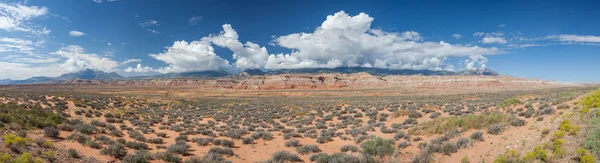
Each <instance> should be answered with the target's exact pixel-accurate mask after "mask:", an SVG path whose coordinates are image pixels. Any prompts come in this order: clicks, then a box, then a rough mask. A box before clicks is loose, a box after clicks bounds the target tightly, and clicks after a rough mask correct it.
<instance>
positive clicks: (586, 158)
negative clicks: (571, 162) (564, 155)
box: [575, 148, 596, 163]
mask: <svg viewBox="0 0 600 163" xmlns="http://www.w3.org/2000/svg"><path fill="white" fill-rule="evenodd" d="M575 152H576V153H577V156H578V157H579V162H581V163H595V162H596V157H595V156H594V155H592V154H591V153H590V152H589V151H588V150H586V149H583V148H578V149H577V150H576V151H575Z"/></svg>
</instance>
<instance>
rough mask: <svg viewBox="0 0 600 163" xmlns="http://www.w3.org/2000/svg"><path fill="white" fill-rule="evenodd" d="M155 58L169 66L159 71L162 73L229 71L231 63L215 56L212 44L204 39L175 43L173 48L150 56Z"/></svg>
mask: <svg viewBox="0 0 600 163" xmlns="http://www.w3.org/2000/svg"><path fill="white" fill-rule="evenodd" d="M150 56H152V57H153V58H155V59H157V60H160V61H163V62H165V63H167V64H169V66H168V67H162V68H159V69H157V71H158V72H160V73H169V72H186V71H211V70H213V71H219V70H227V69H229V67H230V66H229V62H228V61H227V60H225V59H223V58H221V57H219V56H217V54H215V52H214V48H213V47H212V46H211V44H210V42H209V41H207V40H205V39H203V40H198V41H192V42H189V43H188V42H186V41H175V43H173V46H171V47H167V50H166V51H165V52H163V53H159V54H150Z"/></svg>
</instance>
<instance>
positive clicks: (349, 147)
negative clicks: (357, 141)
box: [340, 145, 360, 152]
mask: <svg viewBox="0 0 600 163" xmlns="http://www.w3.org/2000/svg"><path fill="white" fill-rule="evenodd" d="M359 150H360V149H358V147H357V146H355V145H344V146H342V147H341V148H340V151H341V152H348V151H350V152H358V151H359Z"/></svg>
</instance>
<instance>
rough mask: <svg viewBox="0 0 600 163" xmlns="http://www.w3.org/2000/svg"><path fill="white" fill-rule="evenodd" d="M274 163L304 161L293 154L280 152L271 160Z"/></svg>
mask: <svg viewBox="0 0 600 163" xmlns="http://www.w3.org/2000/svg"><path fill="white" fill-rule="evenodd" d="M271 161H273V162H302V159H300V157H298V155H295V154H293V153H290V152H288V151H279V152H275V153H274V154H273V157H272V158H271Z"/></svg>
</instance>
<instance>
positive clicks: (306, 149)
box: [296, 145, 321, 155]
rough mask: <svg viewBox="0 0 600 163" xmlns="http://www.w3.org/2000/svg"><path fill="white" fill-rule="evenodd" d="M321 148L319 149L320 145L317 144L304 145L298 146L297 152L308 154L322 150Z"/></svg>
mask: <svg viewBox="0 0 600 163" xmlns="http://www.w3.org/2000/svg"><path fill="white" fill-rule="evenodd" d="M320 151H321V149H319V146H317V145H302V146H299V147H296V152H298V153H299V154H303V155H304V154H308V153H317V152H320Z"/></svg>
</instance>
